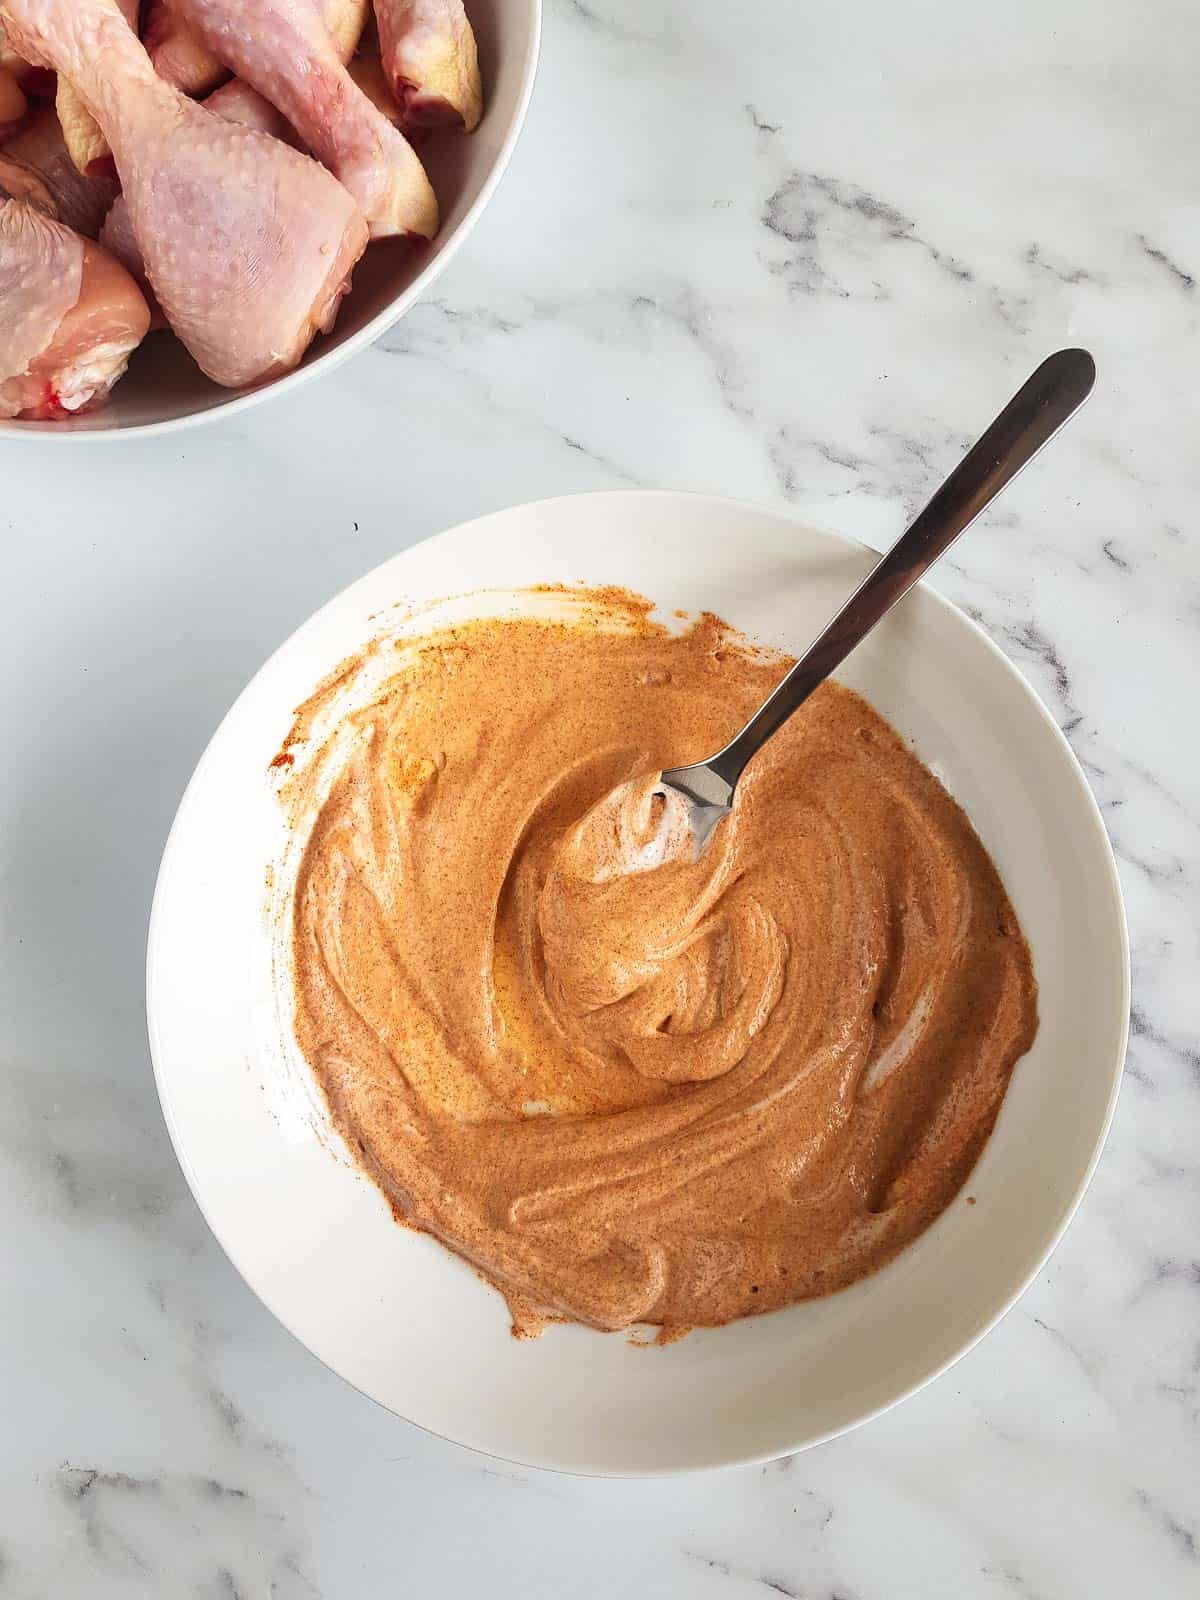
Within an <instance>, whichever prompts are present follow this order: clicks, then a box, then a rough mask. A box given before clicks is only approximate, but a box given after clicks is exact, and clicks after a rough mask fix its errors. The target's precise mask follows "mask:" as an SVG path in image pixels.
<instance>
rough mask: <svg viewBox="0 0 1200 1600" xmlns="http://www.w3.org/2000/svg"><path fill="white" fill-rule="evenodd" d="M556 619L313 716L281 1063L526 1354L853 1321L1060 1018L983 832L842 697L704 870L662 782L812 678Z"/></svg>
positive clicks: (775, 663) (804, 735) (757, 784)
mask: <svg viewBox="0 0 1200 1600" xmlns="http://www.w3.org/2000/svg"><path fill="white" fill-rule="evenodd" d="M539 598H540V599H542V600H543V601H544V600H545V598H546V597H545V595H544V593H543V595H542V596H540V597H539ZM563 598H564V606H565V610H566V612H567V613H569V614H568V615H567V616H566V618H565V620H562V619H560V620H555V619H554V617H553V615H550V616H546V615H542V616H538V617H532V616H528V615H526V616H521V615H509V616H493V617H487V618H480V619H479V620H473V621H469V622H467V623H464V624H461V625H458V626H453V627H448V626H443V627H441V628H434V629H432V630H431V631H430V632H429V633H428V634H426V635H425V636H423V637H417V638H416V639H413V638H407V639H405V640H403V641H402V642H397V641H385V640H381V641H379V642H377V643H376V644H375V645H373V646H372V647H371V648H370V650H369V651H368V652H367V653H366V655H365V656H364V657H363V658H359V659H356V660H353V661H350V662H348V663H346V664H345V665H344V666H343V668H342V669H340V671H339V672H338V673H337V674H335V675H334V677H333V678H332V679H330V680H329V681H328V682H327V684H326V685H325V686H323V688H322V689H321V690H320V691H318V693H317V695H316V696H315V697H314V699H313V700H312V701H311V702H309V703H308V704H307V705H306V706H305V707H304V708H302V710H301V712H300V713H299V715H298V719H297V723H296V727H295V729H294V730H293V736H292V738H291V739H290V740H289V743H288V746H287V748H286V750H285V752H283V753H281V756H280V757H279V758H277V759H278V760H279V761H280V762H281V764H282V771H283V772H284V774H285V777H284V779H283V782H282V786H281V791H280V793H281V798H282V800H283V802H284V804H285V806H286V808H287V810H288V813H289V816H290V819H291V821H292V823H293V826H294V828H295V829H297V830H299V836H298V838H297V851H298V865H297V867H296V869H295V873H294V888H293V890H292V894H291V899H290V901H289V915H290V919H291V920H290V937H291V961H290V965H291V976H290V981H291V982H292V984H293V987H294V995H293V999H294V1031H295V1037H296V1040H297V1042H298V1044H299V1047H300V1049H301V1051H302V1053H303V1055H304V1057H305V1058H306V1060H307V1062H308V1063H309V1066H310V1067H311V1069H312V1071H313V1073H314V1074H315V1075H316V1078H317V1080H318V1081H319V1083H320V1085H321V1088H322V1090H323V1091H324V1094H325V1097H326V1098H327V1100H328V1103H329V1107H330V1110H331V1112H332V1116H333V1120H334V1122H335V1124H336V1126H337V1127H338V1129H339V1130H340V1132H341V1134H342V1135H343V1137H344V1138H345V1140H346V1142H347V1144H348V1146H349V1148H350V1150H351V1151H352V1152H353V1153H354V1155H355V1156H356V1158H357V1159H359V1160H360V1161H361V1163H362V1165H363V1166H364V1168H365V1169H366V1171H367V1172H368V1173H369V1174H370V1176H371V1177H372V1178H373V1179H374V1181H375V1182H376V1183H377V1184H378V1185H379V1187H380V1188H381V1189H382V1190H383V1192H384V1194H385V1195H386V1196H387V1198H388V1200H389V1201H390V1202H391V1205H392V1208H393V1210H394V1212H395V1214H396V1215H397V1217H398V1218H400V1219H401V1220H403V1221H405V1222H407V1223H409V1224H410V1225H412V1226H415V1227H417V1228H421V1229H424V1230H426V1231H428V1232H429V1233H431V1234H433V1235H434V1236H436V1237H437V1238H438V1239H440V1240H442V1241H443V1242H444V1243H445V1244H446V1245H448V1246H449V1247H450V1249H452V1250H454V1251H456V1252H457V1253H458V1254H459V1255H461V1256H463V1257H465V1258H466V1259H467V1260H468V1261H469V1262H471V1263H472V1264H473V1265H474V1266H475V1267H476V1268H477V1269H478V1270H479V1271H480V1272H482V1273H483V1274H484V1275H485V1276H486V1277H487V1278H489V1279H490V1280H491V1281H492V1282H493V1283H494V1284H495V1285H496V1286H497V1287H498V1288H499V1289H500V1290H501V1291H502V1292H503V1293H504V1295H505V1296H506V1298H507V1299H508V1302H509V1305H510V1307H511V1308H512V1311H513V1318H514V1332H522V1333H532V1332H536V1331H538V1330H539V1329H540V1328H541V1326H542V1325H543V1324H544V1323H545V1322H546V1321H548V1320H553V1319H556V1318H562V1319H569V1320H575V1321H579V1322H583V1323H588V1324H591V1325H592V1326H595V1327H598V1328H606V1329H616V1328H623V1327H627V1326H629V1325H630V1324H633V1323H650V1324H658V1325H659V1326H660V1327H661V1328H662V1330H663V1333H664V1336H669V1335H670V1334H671V1333H672V1332H674V1331H676V1330H680V1329H684V1328H687V1327H692V1326H697V1325H710V1326H711V1325H717V1324H721V1323H726V1322H729V1321H731V1320H733V1319H734V1318H737V1317H742V1316H745V1315H747V1314H749V1313H753V1312H764V1311H771V1310H774V1309H777V1308H778V1307H780V1306H784V1305H788V1304H790V1303H791V1302H793V1301H797V1300H802V1299H806V1298H810V1297H813V1296H817V1295H822V1294H827V1293H830V1292H831V1291H833V1290H836V1289H840V1288H843V1287H844V1286H846V1285H847V1284H850V1283H853V1282H854V1281H855V1280H856V1279H858V1278H861V1277H863V1276H864V1275H865V1274H867V1273H869V1272H872V1271H874V1270H875V1269H876V1268H878V1267H880V1266H882V1265H883V1264H884V1263H885V1262H886V1261H888V1260H889V1259H890V1258H891V1257H892V1256H894V1255H895V1254H896V1252H897V1251H899V1250H901V1249H902V1248H903V1247H904V1246H905V1245H906V1244H908V1243H909V1242H910V1241H911V1240H912V1239H913V1238H914V1237H915V1236H916V1235H917V1234H919V1233H920V1232H921V1231H922V1230H923V1229H925V1228H926V1227H928V1225H929V1224H930V1223H931V1222H932V1221H933V1220H934V1218H935V1217H936V1216H937V1215H938V1214H939V1212H941V1211H942V1210H943V1209H944V1208H945V1207H946V1205H947V1204H948V1203H949V1202H950V1200H951V1199H952V1198H953V1197H954V1195H955V1194H956V1193H957V1191H958V1189H959V1188H960V1186H961V1185H962V1183H963V1182H964V1180H965V1179H966V1177H967V1175H968V1174H969V1172H970V1171H971V1168H972V1167H973V1165H974V1164H975V1161H976V1159H977V1158H978V1156H979V1154H980V1151H981V1150H982V1148H983V1145H984V1143H985V1142H986V1140H987V1137H988V1135H989V1133H990V1132H991V1129H992V1125H993V1123H994V1121H995V1118H996V1114H997V1112H998V1110H999V1108H1000V1103H1001V1101H1002V1099H1003V1097H1004V1093H1005V1090H1006V1088H1007V1086H1008V1081H1009V1076H1010V1074H1011V1072H1012V1069H1013V1066H1014V1064H1015V1063H1016V1061H1017V1059H1018V1058H1019V1057H1020V1056H1021V1055H1022V1054H1023V1053H1024V1052H1025V1051H1026V1050H1027V1049H1028V1048H1029V1046H1030V1044H1031V1043H1032V1040H1033V1037H1034V1034H1035V1032H1036V1028H1037V998H1036V997H1037V989H1036V984H1035V981H1034V976H1033V969H1032V963H1031V959H1030V954H1029V948H1028V945H1027V944H1026V941H1025V938H1024V936H1023V934H1022V932H1021V929H1020V927H1019V925H1018V923H1017V919H1016V917H1015V915H1014V913H1013V909H1012V906H1011V904H1010V903H1009V900H1008V897H1007V895H1006V893H1005V891H1004V887H1003V884H1002V883H1001V881H1000V878H999V876H998V874H997V872H996V869H995V867H994V866H993V864H992V862H991V860H990V859H989V857H988V855H987V852H986V851H985V849H984V847H983V845H982V844H981V843H980V841H979V839H978V838H977V837H976V835H975V832H974V830H973V829H972V827H971V825H970V823H969V822H968V820H967V818H966V816H965V815H964V813H963V812H962V810H961V809H960V808H959V807H958V806H957V805H956V804H955V802H954V801H953V800H952V799H951V798H950V796H949V795H948V794H947V793H946V791H945V790H944V789H943V788H942V786H941V785H940V784H939V782H938V781H937V779H936V778H934V777H933V775H932V774H931V773H930V772H929V771H928V770H927V769H926V768H925V767H924V766H922V764H921V763H920V761H919V760H918V759H917V758H916V756H915V755H914V754H913V753H912V752H911V751H910V750H909V749H908V748H907V747H906V746H905V744H904V742H903V741H902V740H901V739H900V737H899V736H898V735H897V734H896V733H895V732H894V731H893V729H892V728H891V727H890V726H889V725H888V724H887V723H886V722H885V721H884V720H883V719H882V718H881V717H880V716H879V715H878V714H877V713H876V712H874V711H873V710H872V709H871V707H870V706H869V705H868V704H867V703H866V702H865V701H864V700H863V699H861V698H860V697H859V696H858V695H856V694H854V693H852V692H851V691H850V690H848V689H845V688H842V687H840V686H838V685H836V684H826V685H825V686H824V687H822V688H821V689H819V690H818V691H817V693H816V694H815V695H814V696H813V697H812V699H811V700H810V701H809V703H808V704H807V705H806V706H805V707H804V708H803V709H802V710H801V711H800V712H799V713H798V714H797V715H796V716H795V717H794V718H793V719H792V720H791V721H790V722H789V723H788V724H787V725H786V726H785V728H784V729H783V730H782V731H781V732H780V733H779V734H778V735H777V736H776V737H775V738H774V739H773V740H772V741H771V742H770V743H769V744H768V745H767V746H766V748H765V749H764V750H763V751H762V752H761V753H760V755H759V756H758V757H757V759H756V760H755V761H754V762H753V763H752V765H751V766H750V768H749V769H748V770H747V772H746V774H745V777H744V778H743V780H742V782H741V784H740V786H739V789H738V795H737V803H736V805H735V808H734V811H733V815H732V816H731V817H730V818H729V820H728V821H727V822H726V823H724V824H723V825H722V827H721V828H719V829H718V830H717V832H716V834H715V835H714V836H713V838H712V840H711V842H710V844H709V846H708V849H707V850H706V851H705V852H704V854H703V856H702V858H701V859H700V860H699V861H695V860H693V859H692V858H691V853H690V851H688V850H686V849H683V848H679V847H678V846H679V843H680V841H679V839H678V837H677V836H676V835H673V833H672V829H671V828H670V827H664V825H663V823H662V820H661V819H660V817H659V816H658V811H657V806H658V802H656V801H655V799H654V798H653V796H652V794H651V788H652V783H653V779H654V777H655V776H656V774H657V772H658V771H659V770H660V769H662V768H663V767H666V766H681V765H684V764H686V763H688V762H691V761H695V760H697V759H700V758H702V757H704V756H707V755H709V754H711V752H712V751H714V750H716V749H718V748H719V747H720V746H721V745H722V744H723V743H724V742H725V741H726V740H727V739H728V738H729V737H730V736H731V735H732V734H733V733H734V732H735V731H736V730H737V729H738V728H739V727H740V726H741V724H742V723H743V722H744V721H745V719H746V718H747V716H748V715H749V713H750V712H751V711H752V710H753V709H754V708H755V707H756V706H757V705H758V704H759V703H760V702H761V701H762V699H763V698H764V697H765V696H766V694H767V693H768V692H769V690H770V689H771V688H772V687H773V686H774V685H775V683H777V682H778V680H779V678H780V677H781V676H782V674H783V673H784V671H785V670H786V669H787V667H788V666H789V665H790V662H789V660H788V659H787V658H786V657H784V656H782V655H778V654H774V653H765V652H763V651H761V650H759V649H757V648H756V647H754V646H752V645H751V644H750V643H749V642H748V641H746V640H745V639H743V638H742V637H740V636H739V635H738V634H736V633H735V632H734V631H733V630H732V629H731V628H729V627H728V626H727V625H726V624H724V623H722V622H720V621H719V620H717V619H716V618H713V617H710V616H705V617H702V618H701V619H700V620H699V621H697V622H696V623H694V624H693V625H692V626H690V627H688V628H686V629H685V630H684V631H682V632H674V633H673V632H671V631H670V630H669V629H667V628H666V627H665V626H662V625H660V624H658V623H657V622H655V621H653V620H652V619H651V617H650V611H651V609H652V608H651V606H650V605H649V603H648V602H645V601H642V600H640V599H638V598H637V597H635V596H632V595H629V594H627V593H625V592H623V591H611V590H605V591H594V592H587V591H572V592H570V594H569V595H566V594H564V597H563ZM546 609H547V608H546V606H545V605H543V606H542V610H543V611H544V610H546ZM549 610H550V611H551V613H552V612H553V607H550V608H549ZM389 652H391V654H390V655H389ZM368 663H369V664H370V669H371V674H372V680H371V686H370V688H369V690H368V692H367V693H366V694H365V695H364V694H362V693H360V694H359V695H358V697H357V699H356V700H354V696H353V695H348V689H349V688H352V687H353V686H354V685H355V683H356V682H358V681H360V680H363V679H364V677H365V674H366V668H367V665H368ZM393 667H394V670H392V668H393ZM347 700H354V704H353V705H352V706H351V708H350V709H347V710H346V711H345V713H344V714H339V713H338V707H339V705H340V704H341V703H342V702H343V701H347ZM318 729H321V730H322V731H321V732H320V733H319V734H318V732H317V731H316V730H318Z"/></svg>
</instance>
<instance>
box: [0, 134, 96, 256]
mask: <svg viewBox="0 0 1200 1600" xmlns="http://www.w3.org/2000/svg"><path fill="white" fill-rule="evenodd" d="M0 162H3V163H14V162H19V163H20V165H21V166H23V167H26V168H28V169H29V170H30V171H32V172H33V173H35V174H36V175H37V177H38V178H40V179H41V181H42V183H44V184H45V186H46V188H47V189H48V190H49V192H50V196H51V199H52V200H53V202H54V211H53V215H55V216H56V217H57V218H58V220H59V221H60V222H65V223H66V225H67V227H68V228H74V230H75V232H76V233H82V234H85V235H86V236H87V237H88V238H89V239H94V238H96V236H97V235H98V234H99V232H100V224H101V223H102V222H103V221H104V218H105V216H106V214H107V212H108V209H109V207H110V206H111V205H112V203H113V197H114V196H115V195H116V192H117V186H116V184H115V183H114V182H113V181H112V179H111V178H85V177H84V175H83V174H82V173H81V172H80V171H79V169H78V168H77V167H76V165H75V163H74V162H73V161H72V160H71V154H70V151H69V150H68V149H67V145H66V140H65V139H64V138H63V131H62V126H61V124H60V123H59V120H58V118H57V116H55V114H54V110H53V108H52V107H51V106H39V107H38V108H37V110H36V111H34V112H32V114H31V115H30V117H29V118H28V120H27V121H26V123H25V125H24V126H23V127H22V128H21V130H20V132H19V133H17V134H14V136H13V137H12V138H11V139H9V140H7V141H6V143H5V145H4V148H3V150H0ZM2 182H3V179H2V178H0V183H2Z"/></svg>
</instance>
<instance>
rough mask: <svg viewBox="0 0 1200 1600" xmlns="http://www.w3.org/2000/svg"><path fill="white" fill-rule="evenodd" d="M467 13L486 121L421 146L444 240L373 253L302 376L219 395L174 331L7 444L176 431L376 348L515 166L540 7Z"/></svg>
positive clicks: (501, 5) (3, 424) (495, 0)
mask: <svg viewBox="0 0 1200 1600" xmlns="http://www.w3.org/2000/svg"><path fill="white" fill-rule="evenodd" d="M468 12H469V15H470V19H471V23H472V25H473V27H474V31H475V37H476V40H477V43H478V51H479V67H480V76H481V79H482V85H483V97H484V109H483V116H482V119H481V121H480V123H479V125H478V127H477V128H476V129H475V130H474V131H473V132H471V133H469V134H465V133H463V132H462V131H461V129H455V128H446V129H439V130H436V131H432V132H431V133H430V134H429V135H428V136H427V137H426V138H425V139H424V140H423V142H422V143H421V144H420V145H419V155H420V159H421V161H422V163H423V164H424V166H425V168H426V170H427V172H428V174H429V178H430V180H431V182H432V185H433V188H434V191H435V193H436V195H437V200H438V206H439V210H440V225H439V227H438V231H437V233H436V235H435V237H434V238H433V240H432V241H431V242H430V243H429V244H428V245H424V246H412V245H408V244H406V243H405V242H403V241H398V240H394V239H385V240H381V241H379V242H372V244H371V245H369V246H368V248H367V250H366V253H365V254H364V255H363V256H362V258H361V260H359V262H358V264H357V266H356V267H355V269H354V274H353V282H352V286H351V289H350V292H349V293H348V294H347V295H346V297H345V299H344V300H343V301H342V303H341V306H340V309H339V311H338V315H337V320H336V322H335V324H334V326H333V328H332V330H331V331H330V332H329V333H327V334H319V335H318V336H317V338H316V339H315V340H314V341H313V343H312V344H311V345H310V346H309V348H308V350H307V353H306V354H305V356H304V358H303V360H302V361H301V362H300V364H299V365H298V366H297V367H296V368H295V369H294V370H292V371H290V372H287V373H286V374H284V375H282V376H279V377H275V378H272V379H270V380H268V381H267V382H265V383H262V384H258V385H255V386H248V387H245V388H240V389H239V388H222V387H221V386H220V385H218V384H216V383H214V382H212V381H211V380H210V379H209V378H207V377H205V375H204V374H203V372H201V371H200V369H199V368H198V366H197V365H196V363H195V361H194V360H193V359H192V357H191V356H190V355H189V354H188V351H187V350H186V349H185V348H184V347H183V345H182V344H181V343H180V342H179V340H178V339H177V338H176V337H175V336H174V335H173V334H172V333H171V332H170V331H169V330H161V331H157V332H153V333H151V334H150V335H148V336H147V338H146V339H145V340H144V341H143V342H142V344H141V346H140V348H139V349H137V350H136V351H135V352H134V354H133V357H132V359H131V360H130V363H129V369H128V371H127V372H126V374H125V376H124V377H123V378H121V380H120V381H119V382H118V383H117V385H116V387H115V388H114V389H113V391H112V394H111V395H110V397H109V398H108V400H107V401H106V402H105V403H104V404H103V405H101V406H99V407H97V408H96V409H94V410H88V411H85V412H84V413H83V414H81V415H79V416H76V417H69V418H66V419H64V420H56V421H48V422H41V421H28V420H23V419H22V420H8V419H0V439H17V438H20V439H28V440H31V441H34V442H37V443H45V442H51V443H52V442H53V441H55V440H59V441H62V442H64V443H68V444H69V443H72V442H79V441H87V440H98V439H118V438H131V437H146V436H147V435H150V434H156V433H168V432H173V431H176V430H178V429H181V428H185V427H191V426H194V425H195V424H197V423H200V422H202V421H204V420H206V419H210V418H215V417H227V416H232V415H234V414H236V413H237V412H240V411H244V410H245V409H246V408H248V407H249V406H252V405H257V404H259V403H261V402H262V401H264V400H265V399H267V398H268V397H269V396H271V395H278V394H283V393H286V392H289V391H291V390H293V389H295V388H296V387H298V386H299V385H300V384H302V383H305V382H307V381H308V380H309V379H310V378H312V377H314V376H315V375H316V374H317V373H318V372H325V371H332V369H333V368H334V367H335V366H337V365H338V364H339V363H340V362H342V361H344V360H345V359H346V358H347V357H348V356H351V355H353V354H354V353H355V352H356V351H359V350H362V349H365V348H366V347H367V346H368V345H369V344H371V343H372V342H374V341H375V340H376V339H378V338H379V337H380V335H381V334H383V333H384V332H385V331H386V329H388V328H389V327H390V326H391V325H392V324H393V323H394V322H395V321H396V320H397V319H398V318H399V317H401V316H402V315H403V314H404V312H405V311H407V310H408V308H409V307H410V306H411V305H412V304H413V303H414V301H415V300H416V299H417V298H418V297H419V296H420V295H421V294H423V293H424V292H425V291H426V290H427V289H428V288H429V287H430V285H432V284H433V283H434V282H435V281H436V279H437V278H438V277H439V276H440V274H441V273H442V272H443V271H444V269H445V268H446V266H447V265H448V264H449V262H450V260H451V259H452V257H453V256H454V253H455V251H456V250H457V249H458V248H459V246H460V245H461V244H462V242H463V241H464V240H465V239H466V237H467V235H468V234H469V233H470V231H471V229H472V227H473V226H474V224H475V223H476V221H477V220H478V219H479V216H480V214H481V213H482V211H483V209H484V207H485V206H486V205H487V203H488V201H489V200H490V198H491V196H492V194H493V193H494V192H495V189H496V187H497V185H498V183H499V181H500V178H501V176H502V174H503V172H504V170H505V168H506V167H507V165H508V162H509V159H510V158H511V155H512V152H513V149H514V147H515V145H516V141H517V138H518V135H519V133H520V130H521V125H522V123H523V121H524V117H525V112H526V108H527V106H528V104H529V98H530V95H531V92H532V89H533V80H534V74H535V71H536V66H537V56H538V43H539V36H540V28H541V0H469V4H468Z"/></svg>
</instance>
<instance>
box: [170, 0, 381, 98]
mask: <svg viewBox="0 0 1200 1600" xmlns="http://www.w3.org/2000/svg"><path fill="white" fill-rule="evenodd" d="M369 4H370V0H322V6H321V11H322V15H323V16H324V18H325V26H326V27H327V28H328V29H329V32H330V34H331V35H332V36H333V42H334V44H335V45H336V46H337V52H338V54H339V55H340V56H341V58H342V60H343V61H348V60H349V59H350V57H351V56H352V55H353V54H354V50H355V46H356V45H357V44H358V41H359V39H360V37H361V36H362V31H363V28H364V26H365V25H366V20H367V8H368V6H369ZM144 38H145V42H146V49H147V50H148V51H149V52H150V59H151V61H153V63H154V68H155V71H156V72H157V73H158V75H159V77H160V78H165V79H166V80H167V82H168V83H173V84H174V85H175V87H176V88H177V89H182V90H183V92H184V93H185V94H191V95H203V94H206V93H207V92H208V91H209V90H210V89H213V88H215V87H216V86H217V84H219V83H221V82H222V81H223V80H224V79H225V78H227V77H228V76H229V71H228V68H227V67H226V66H225V64H224V62H223V61H221V59H220V58H219V57H218V56H215V55H213V53H212V51H211V50H207V49H205V47H204V45H202V44H201V43H200V41H199V39H197V38H196V35H195V34H194V33H193V32H192V31H191V29H190V28H189V27H188V25H187V23H186V22H184V20H183V18H182V17H181V16H179V15H178V13H177V12H176V11H175V10H174V8H173V6H172V4H171V0H151V3H150V11H149V14H148V16H147V18H146V28H145V33H144Z"/></svg>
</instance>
